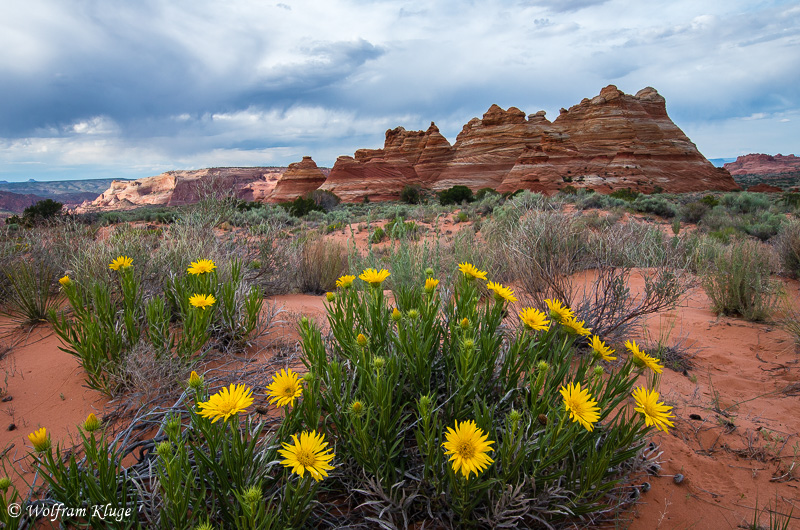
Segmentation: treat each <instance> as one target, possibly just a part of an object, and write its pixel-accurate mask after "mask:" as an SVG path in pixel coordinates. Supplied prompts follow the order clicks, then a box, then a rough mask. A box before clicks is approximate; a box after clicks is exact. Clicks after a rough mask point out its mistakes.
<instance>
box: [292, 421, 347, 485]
mask: <svg viewBox="0 0 800 530" xmlns="http://www.w3.org/2000/svg"><path fill="white" fill-rule="evenodd" d="M292 440H293V441H294V444H293V445H289V444H287V443H284V444H282V445H283V449H279V450H278V452H279V453H280V454H281V456H282V457H284V458H285V459H286V460H283V461H282V462H281V464H283V465H284V466H285V467H289V468H292V473H296V474H298V475H300V478H303V475H304V474H305V472H306V471H308V472H309V474H311V477H312V478H313V479H314V480H316V481H317V482H319V481H320V480H322V479H323V478H325V477H327V476H328V471H330V470H331V469H333V466H332V465H330V461H331V460H333V457H334V456H336V455H334V454H333V453H331V452H330V449H325V447H327V445H328V442H326V441H325V436H324V435H323V434H317V432H316V431H311V432H310V433H309V432H308V431H303V432H302V433H300V436H299V437H298V436H297V435H296V434H293V435H292Z"/></svg>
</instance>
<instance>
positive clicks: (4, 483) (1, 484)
mask: <svg viewBox="0 0 800 530" xmlns="http://www.w3.org/2000/svg"><path fill="white" fill-rule="evenodd" d="M10 487H11V479H10V478H8V477H3V478H0V490H3V492H6V491H8V488H10Z"/></svg>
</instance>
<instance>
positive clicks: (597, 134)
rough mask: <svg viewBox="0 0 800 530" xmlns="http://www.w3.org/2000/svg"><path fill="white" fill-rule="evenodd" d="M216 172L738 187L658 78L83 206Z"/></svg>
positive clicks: (350, 181) (174, 194)
mask: <svg viewBox="0 0 800 530" xmlns="http://www.w3.org/2000/svg"><path fill="white" fill-rule="evenodd" d="M748 156H759V157H761V156H765V157H768V155H748ZM790 156H791V158H794V157H793V155H790ZM742 158H743V157H740V160H741V159H742ZM744 158H746V157H744ZM769 158H771V159H773V160H778V159H781V160H782V159H786V158H789V157H781V155H778V156H777V157H769ZM740 160H737V161H736V162H733V163H731V164H726V165H725V166H726V167H728V166H731V165H732V164H737V163H739V162H740ZM212 183H213V186H217V187H219V188H220V189H224V190H227V192H228V193H232V194H234V195H236V196H237V197H239V198H241V199H244V200H249V201H252V200H255V201H264V202H281V201H286V200H291V199H293V198H295V197H297V196H300V195H303V194H306V193H308V192H310V191H313V190H315V189H317V188H319V189H322V190H328V191H331V192H333V193H335V194H336V195H338V196H339V197H340V198H341V199H342V200H344V201H349V202H359V201H363V200H364V199H365V198H367V197H368V198H369V199H370V200H378V201H381V200H395V199H399V198H400V193H401V191H402V190H403V188H404V187H405V186H407V185H416V186H419V187H421V188H427V189H431V190H434V191H439V190H443V189H447V188H450V187H452V186H455V185H464V186H468V187H470V188H472V189H473V190H475V191H476V190H479V189H481V188H494V189H496V190H497V191H500V192H506V191H515V190H518V189H527V190H532V191H537V192H541V193H546V194H552V193H556V192H557V191H558V190H560V189H562V188H564V187H566V186H572V187H575V188H589V189H594V190H596V191H598V192H601V193H610V192H612V191H614V190H618V189H623V188H630V189H632V190H636V191H641V192H653V191H659V190H661V191H665V192H671V193H683V192H692V191H706V190H719V191H732V190H738V189H739V186H738V185H737V184H736V183H735V182H734V180H733V178H732V177H731V174H730V173H729V172H728V171H727V170H726V169H723V168H716V167H714V166H713V165H712V164H711V162H709V161H708V160H707V159H706V158H705V157H704V156H703V155H702V154H700V152H699V151H698V150H697V147H696V146H695V145H694V144H693V143H692V141H691V140H689V138H688V137H687V136H686V135H685V134H684V133H683V131H681V130H680V128H678V126H677V125H675V123H673V122H672V120H671V119H670V118H669V116H668V115H667V109H666V102H665V100H664V98H663V97H662V96H661V95H660V94H659V93H658V92H656V90H655V89H653V88H650V87H648V88H644V89H642V90H640V91H639V92H637V93H636V95H635V96H631V95H628V94H625V93H623V92H621V91H619V90H618V89H617V87H615V86H614V85H609V86H607V87H605V88H604V89H603V90H601V91H600V94H599V95H597V96H595V97H594V98H592V99H584V100H583V101H581V102H580V103H579V104H577V105H574V106H572V107H570V108H569V109H561V112H560V114H559V116H558V117H557V118H556V119H555V120H554V121H552V122H551V121H549V120H548V119H547V118H546V117H545V112H544V111H538V112H536V113H534V114H530V115H527V116H526V115H525V113H524V112H523V111H521V110H520V109H518V108H516V107H510V108H509V109H508V110H503V109H502V108H501V107H499V106H497V105H492V106H491V107H489V110H487V111H486V113H485V114H484V115H483V117H482V118H473V119H472V120H470V121H469V122H468V123H467V124H466V125H464V127H463V129H462V130H461V132H460V133H459V135H458V136H457V137H456V141H455V143H454V144H453V145H451V144H450V142H448V140H447V138H445V137H444V136H442V134H441V133H440V132H439V128H438V127H436V124H434V123H433V122H431V125H430V127H428V129H427V130H425V131H407V130H405V129H404V128H403V127H397V128H394V129H389V130H387V131H386V138H385V141H384V146H383V148H382V149H359V150H357V151H356V152H355V153H354V156H340V157H339V158H338V159H337V160H336V163H335V164H334V166H333V168H332V169H330V170H328V169H326V168H319V167H317V165H316V163H314V161H313V160H312V159H311V157H303V160H302V161H300V162H296V163H294V164H291V165H290V166H289V167H288V168H212V169H204V170H198V171H170V172H167V173H164V174H162V175H158V176H156V177H148V178H145V179H139V180H136V181H132V182H116V181H115V182H114V183H113V184H112V186H111V187H110V188H109V189H108V190H107V191H106V192H104V193H103V194H102V195H101V196H100V197H98V198H97V199H96V200H95V201H93V202H92V203H88V202H87V203H84V205H83V206H82V207H81V208H79V211H81V210H83V211H90V210H98V209H117V208H131V207H135V206H139V205H143V204H166V205H180V204H186V203H189V202H193V201H196V200H197V197H198V194H199V193H202V190H203V189H204V188H208V187H209V186H212Z"/></svg>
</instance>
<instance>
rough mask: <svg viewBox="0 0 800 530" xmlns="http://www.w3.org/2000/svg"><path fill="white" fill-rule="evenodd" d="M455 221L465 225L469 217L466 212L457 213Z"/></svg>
mask: <svg viewBox="0 0 800 530" xmlns="http://www.w3.org/2000/svg"><path fill="white" fill-rule="evenodd" d="M455 221H456V222H457V223H466V222H467V221H469V215H468V214H467V212H458V214H456V218H455Z"/></svg>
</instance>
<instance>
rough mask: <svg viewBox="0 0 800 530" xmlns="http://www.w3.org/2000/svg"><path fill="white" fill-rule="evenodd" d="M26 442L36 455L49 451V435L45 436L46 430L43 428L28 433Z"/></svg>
mask: <svg viewBox="0 0 800 530" xmlns="http://www.w3.org/2000/svg"><path fill="white" fill-rule="evenodd" d="M28 440H29V441H30V442H31V445H33V450H34V451H36V452H37V453H44V452H45V451H47V450H48V449H50V435H49V434H47V429H45V428H44V427H42V428H41V429H38V430H36V431H33V432H32V433H30V434H29V435H28Z"/></svg>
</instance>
